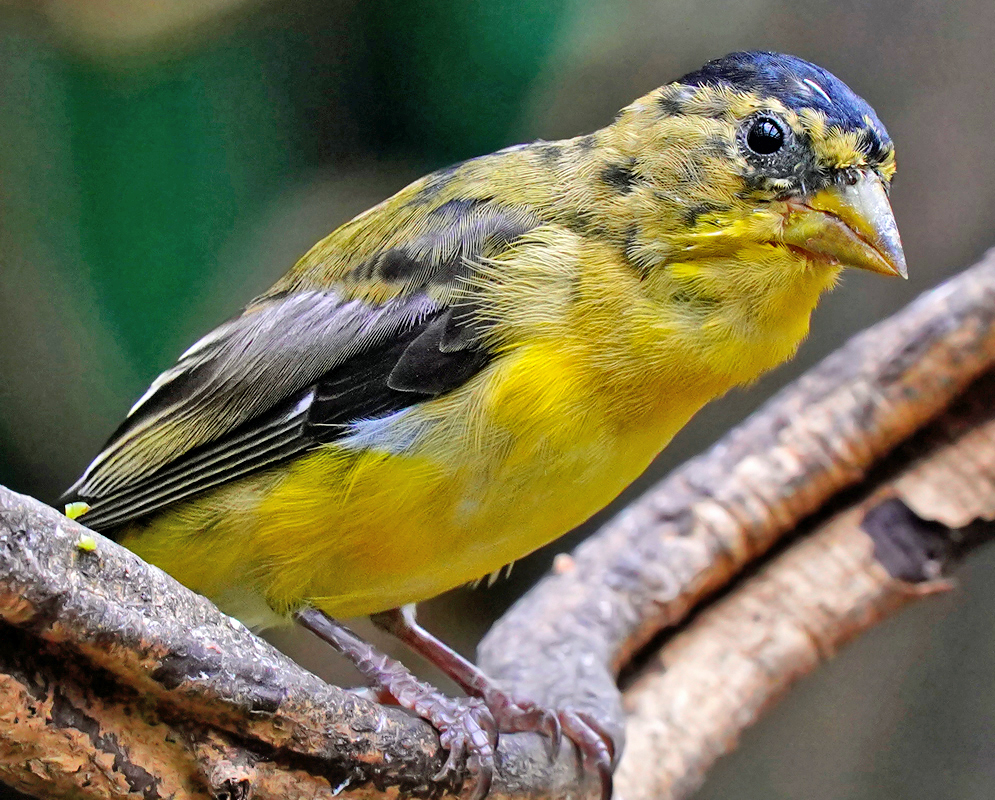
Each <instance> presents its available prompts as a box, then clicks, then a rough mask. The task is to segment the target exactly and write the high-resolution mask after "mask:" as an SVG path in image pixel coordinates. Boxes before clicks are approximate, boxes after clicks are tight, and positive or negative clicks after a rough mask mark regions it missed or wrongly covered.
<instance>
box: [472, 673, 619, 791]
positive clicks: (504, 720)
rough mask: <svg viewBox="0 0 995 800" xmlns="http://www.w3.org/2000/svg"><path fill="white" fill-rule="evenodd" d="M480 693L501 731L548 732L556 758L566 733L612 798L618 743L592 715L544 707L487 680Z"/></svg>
mask: <svg viewBox="0 0 995 800" xmlns="http://www.w3.org/2000/svg"><path fill="white" fill-rule="evenodd" d="M479 697H480V699H481V700H482V701H483V703H484V704H485V705H486V706H487V708H488V710H489V711H490V712H491V715H492V716H493V718H494V723H495V725H496V726H497V730H498V732H499V733H518V732H531V733H540V734H543V735H545V736H548V737H549V740H550V744H551V755H552V756H553V757H554V758H555V756H556V754H557V753H558V752H559V750H560V744H561V742H562V739H563V737H564V736H565V737H566V738H567V739H569V740H570V741H571V742H573V744H574V746H575V747H576V748H577V750H578V751H579V753H580V758H581V765H582V766H583V768H584V770H585V771H588V772H592V773H594V774H596V775H597V776H598V778H599V780H600V782H601V798H602V800H610V798H611V796H612V771H613V766H614V760H615V744H614V742H613V741H612V738H611V736H610V735H609V734H608V732H607V731H605V729H604V728H602V727H601V726H600V725H599V724H598V723H597V722H596V721H595V720H594V719H592V718H591V717H590V716H589V715H587V714H584V713H583V712H578V711H571V710H569V709H558V710H551V709H548V708H544V707H543V706H540V705H539V704H537V703H534V702H533V701H531V700H526V699H523V698H520V697H514V696H512V695H510V694H508V693H506V692H504V691H502V690H501V689H498V688H497V687H496V686H495V685H494V684H493V683H488V685H487V687H486V688H485V689H484V690H483V691H482V692H480V694H479Z"/></svg>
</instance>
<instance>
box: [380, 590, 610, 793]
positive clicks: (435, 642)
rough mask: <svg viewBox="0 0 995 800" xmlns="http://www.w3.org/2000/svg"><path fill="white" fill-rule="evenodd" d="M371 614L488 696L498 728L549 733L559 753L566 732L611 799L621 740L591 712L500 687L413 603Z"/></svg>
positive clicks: (477, 694) (468, 688)
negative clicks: (432, 629) (548, 704)
mask: <svg viewBox="0 0 995 800" xmlns="http://www.w3.org/2000/svg"><path fill="white" fill-rule="evenodd" d="M371 620H372V621H373V623H374V624H375V625H377V626H378V627H379V628H382V629H383V630H385V631H387V632H389V633H392V634H393V635H394V636H396V637H397V638H399V639H400V640H401V641H402V642H404V643H405V644H407V645H408V646H409V647H410V648H411V649H412V650H414V651H415V652H417V653H420V654H421V655H423V656H424V657H425V658H427V659H428V660H429V661H431V662H432V663H433V664H435V665H436V666H437V667H439V668H440V669H441V670H442V671H443V672H445V673H446V674H447V675H448V676H449V677H450V678H452V679H453V680H454V681H455V682H456V683H458V684H459V685H460V686H461V687H462V688H463V690H464V691H465V692H466V693H467V694H468V695H470V697H471V698H477V699H478V700H479V701H480V702H482V703H483V705H484V706H485V707H486V708H487V710H488V711H489V712H490V716H491V717H492V720H493V724H494V726H495V727H494V729H495V731H496V732H498V733H518V732H526V731H528V732H534V733H540V734H545V735H546V736H548V737H549V738H550V742H551V745H552V754H553V755H554V756H555V755H556V753H558V752H559V748H560V743H561V741H562V737H563V736H566V738H567V739H569V740H570V741H571V742H573V744H574V745H575V746H576V747H577V750H578V751H579V752H580V757H581V764H582V766H583V767H584V769H585V770H587V771H590V772H593V773H596V774H597V775H598V778H599V779H600V782H601V797H602V800H610V798H611V796H612V772H613V769H614V764H615V743H614V741H613V740H612V737H611V736H610V735H609V734H608V732H607V731H606V730H605V729H604V728H603V727H602V726H601V725H599V724H598V723H597V722H596V721H595V720H594V719H593V718H591V717H590V716H589V715H588V714H585V713H583V712H576V711H571V710H570V709H563V710H555V711H554V710H550V709H547V708H544V707H542V706H540V705H539V704H537V703H535V702H533V701H531V700H527V699H524V698H520V697H515V696H514V695H512V694H510V693H508V692H506V691H504V690H503V689H500V688H499V687H498V686H497V685H495V683H494V682H493V681H492V680H491V679H490V678H488V677H487V676H486V675H485V674H484V673H483V672H481V671H480V670H479V669H478V668H477V667H476V666H475V665H474V664H472V663H470V662H469V661H467V660H466V659H465V658H463V657H462V656H461V655H460V654H459V653H457V652H455V651H454V650H452V649H451V648H450V647H449V646H448V645H446V644H445V643H444V642H442V641H440V640H439V639H437V638H436V637H435V636H433V635H432V634H431V633H429V632H428V631H426V630H425V629H424V628H422V627H421V626H420V625H419V624H418V622H417V621H416V619H415V614H414V608H413V607H411V606H405V607H403V608H396V609H392V610H390V611H385V612H382V613H380V614H374V615H373V616H372V617H371Z"/></svg>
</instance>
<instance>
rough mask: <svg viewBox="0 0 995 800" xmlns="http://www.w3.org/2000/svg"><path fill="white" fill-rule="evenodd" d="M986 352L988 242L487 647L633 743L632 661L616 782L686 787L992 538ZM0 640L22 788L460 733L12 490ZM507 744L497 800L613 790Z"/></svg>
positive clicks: (343, 769) (88, 783) (280, 772)
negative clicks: (298, 658)
mask: <svg viewBox="0 0 995 800" xmlns="http://www.w3.org/2000/svg"><path fill="white" fill-rule="evenodd" d="M993 368H995V258H992V257H989V258H988V259H987V260H985V261H984V262H982V263H981V264H979V265H978V266H976V267H974V268H972V269H970V270H968V271H967V272H965V273H963V274H962V275H960V276H958V277H957V278H955V279H954V280H952V281H950V282H948V283H947V284H945V285H944V286H942V287H940V288H938V289H936V290H933V291H932V292H929V293H927V294H926V295H924V296H923V297H922V298H920V299H919V300H918V301H916V302H915V303H913V304H912V305H911V306H909V307H908V308H907V309H905V310H904V311H902V312H900V313H899V314H898V315H896V316H895V317H893V318H891V319H889V320H887V321H885V322H883V323H880V324H879V325H877V326H875V327H873V328H871V329H869V330H868V331H866V332H864V333H863V334H861V335H860V336H858V337H856V338H855V339H854V340H852V341H851V342H850V343H848V344H847V345H846V346H845V347H843V348H842V349H841V350H840V351H838V352H837V353H836V354H834V355H833V356H830V357H829V358H828V359H826V360H825V361H824V362H823V363H822V364H820V365H819V366H817V367H816V368H815V369H813V370H812V371H810V372H809V373H808V374H806V375H805V376H803V377H802V378H801V379H800V380H799V381H797V382H796V383H795V384H793V385H792V386H790V387H788V388H787V389H785V390H784V391H783V392H782V393H781V394H779V395H778V396H777V397H775V398H774V399H773V400H772V401H770V402H769V403H768V404H767V405H766V406H765V407H764V408H763V409H761V410H760V411H759V412H757V414H755V415H754V416H753V417H751V418H750V419H749V420H747V421H746V422H745V423H743V424H742V425H741V426H739V427H738V428H736V429H735V430H734V431H732V432H730V433H729V434H728V435H727V436H726V437H725V438H724V439H723V440H722V441H720V442H719V443H718V444H717V445H715V447H713V448H712V449H711V450H709V451H708V452H707V453H705V454H704V455H702V456H700V457H699V458H697V459H695V460H693V461H691V462H689V463H688V464H687V465H685V466H684V467H682V468H681V469H679V470H677V471H675V472H674V473H673V474H672V475H671V476H669V477H668V478H667V479H665V480H664V481H662V482H661V483H660V484H659V485H658V486H657V487H656V488H654V489H653V490H651V491H650V492H649V493H648V494H647V495H646V496H644V497H643V498H642V499H641V500H639V501H637V502H636V503H634V504H633V505H632V506H631V507H630V508H629V509H627V510H626V511H625V512H624V513H623V514H622V515H620V516H619V517H618V518H617V519H616V520H614V521H613V522H612V523H610V524H609V525H607V526H606V527H605V528H604V529H603V530H602V531H601V532H599V533H598V534H596V535H595V536H594V537H592V538H591V539H589V540H588V541H587V542H585V543H584V544H583V545H582V546H581V547H579V548H578V549H577V551H576V552H575V553H574V554H573V555H571V556H564V557H561V559H560V560H558V562H557V567H556V569H555V571H554V572H555V574H554V575H552V576H550V577H548V578H546V579H545V580H544V581H542V582H541V583H540V584H539V585H538V586H537V587H536V588H535V589H534V590H533V591H532V592H530V593H529V594H528V595H526V597H524V598H523V599H522V600H521V601H520V602H519V603H518V604H517V605H516V606H515V607H514V608H512V609H511V610H510V611H509V613H508V614H507V615H506V616H505V617H504V618H503V619H502V620H501V621H500V622H499V623H498V624H497V625H496V626H495V627H494V629H492V631H491V632H490V633H489V634H488V636H487V637H486V638H485V640H484V641H483V642H482V644H481V647H480V651H479V653H480V661H481V664H482V666H483V667H484V668H485V669H486V670H487V671H489V672H490V673H491V674H492V675H494V676H496V677H497V678H499V679H501V680H503V681H505V682H507V683H509V684H511V685H513V686H515V688H516V690H517V691H518V692H520V693H523V694H526V695H529V696H532V697H534V698H535V699H537V700H540V701H542V702H547V703H551V704H556V705H570V706H572V707H574V708H577V709H579V710H582V711H586V712H587V713H589V714H591V715H592V716H594V717H595V718H597V719H598V720H599V721H601V722H602V724H604V725H605V726H606V727H607V728H608V729H609V730H610V731H611V732H612V733H613V735H615V736H616V738H617V739H618V740H621V738H622V733H623V728H624V727H625V713H624V712H623V702H622V698H621V697H620V694H619V692H618V690H617V688H616V677H617V674H618V671H619V670H620V669H621V668H623V667H625V666H626V665H630V668H631V665H632V664H633V662H634V660H635V663H636V664H639V665H641V668H640V669H639V670H638V674H637V675H636V677H635V678H634V679H633V680H632V682H631V685H629V687H628V688H627V691H626V694H625V708H626V709H627V710H628V713H629V719H628V738H629V744H628V749H627V754H626V756H625V758H624V760H623V763H622V765H621V769H620V772H619V776H618V780H619V785H620V786H621V787H622V793H623V794H624V796H625V797H626V798H627V800H635V799H637V798H640V797H647V798H649V797H654V798H660V797H670V798H678V797H686V796H688V794H689V793H690V792H691V791H693V789H694V787H696V786H697V785H698V783H699V782H700V780H701V776H702V775H703V773H704V771H705V769H707V767H708V766H709V765H710V764H711V763H712V761H713V760H714V759H715V758H716V757H717V755H719V754H720V753H722V752H725V751H727V750H728V749H730V748H731V747H732V746H733V745H734V743H735V739H736V736H737V734H738V732H739V731H740V730H741V729H742V728H743V727H744V726H745V725H747V724H749V723H750V722H751V721H753V720H754V719H755V718H756V716H757V715H758V714H759V713H760V711H762V709H763V708H764V707H766V706H767V705H769V703H770V702H771V701H772V699H773V698H775V697H776V696H777V695H778V694H780V693H781V692H783V691H784V689H785V688H786V687H787V686H788V685H789V684H790V682H791V681H792V680H794V679H796V678H797V677H799V676H800V675H801V674H804V673H805V672H808V671H810V670H811V669H813V668H814V667H815V666H816V665H817V664H818V663H819V662H820V661H821V660H822V659H823V658H825V657H827V656H828V655H829V654H831V653H832V652H833V651H834V650H835V649H836V648H837V647H838V646H839V645H840V644H841V643H842V642H844V641H845V640H846V639H848V638H850V637H852V636H853V635H855V634H856V633H858V632H859V631H861V630H863V629H865V628H867V627H869V626H870V625H872V624H873V623H874V622H875V621H876V620H878V619H880V618H881V617H882V616H883V615H885V614H887V613H889V612H890V611H892V610H894V609H895V608H897V607H899V606H900V605H902V604H904V603H907V602H909V601H910V600H912V599H914V598H916V597H920V596H923V595H924V594H927V593H929V592H930V591H934V590H936V589H937V588H939V587H940V586H942V584H941V583H939V582H938V581H939V575H940V574H941V573H942V572H943V571H944V570H945V569H946V568H947V567H948V566H949V564H951V563H952V562H953V560H955V559H956V558H957V557H959V556H960V555H962V554H963V553H964V552H965V551H966V550H967V549H969V547H970V546H974V545H976V544H978V543H980V542H982V541H985V540H986V539H988V538H991V537H992V535H995V530H993V528H995V526H993V524H992V519H993V517H995V508H993V505H995V500H993V498H995V485H993V484H995V423H993V411H992V405H993V404H992V403H991V401H990V398H991V397H992V392H993V389H995V377H993ZM91 544H93V545H95V546H94V547H91ZM775 545H777V546H778V547H779V549H780V554H779V555H778V556H777V557H776V558H773V559H770V558H768V557H767V556H766V554H767V553H768V551H770V550H771V548H773V547H774V546H775ZM761 559H764V560H765V561H766V562H767V563H766V564H765V565H764V566H763V567H762V568H760V571H759V572H758V573H757V574H756V575H755V576H754V577H753V578H751V579H749V580H745V581H744V580H742V579H741V577H740V576H741V573H742V572H743V570H744V568H745V567H747V566H748V565H749V566H752V565H754V564H756V562H758V560H761ZM722 588H725V589H727V590H728V591H727V592H726V593H725V594H724V595H723V597H722V598H721V599H720V600H718V601H713V602H712V603H711V606H710V607H709V608H707V610H705V611H704V612H702V613H700V614H698V615H697V616H696V617H695V618H694V619H693V620H692V621H691V622H690V623H688V624H687V625H686V626H685V627H684V629H683V630H682V631H681V632H680V634H679V635H677V636H671V635H669V633H668V632H672V631H674V630H675V629H676V627H677V626H678V625H680V624H681V623H682V622H684V620H685V618H686V617H687V614H688V612H689V611H690V610H691V609H693V608H696V607H698V606H700V605H701V604H703V603H705V602H707V601H708V600H709V599H710V598H712V597H713V596H714V595H715V593H716V592H717V591H718V590H719V589H722ZM0 641H2V643H3V644H2V646H0V684H2V687H0V779H2V780H5V781H7V782H8V783H11V784H13V785H15V786H17V787H18V788H21V789H22V790H24V791H27V792H29V793H33V794H37V795H44V796H68V795H72V796H74V797H80V796H82V797H93V798H97V797H99V798H110V797H121V798H124V797H128V798H131V797H135V798H137V797H141V798H143V799H144V800H153V798H157V797H167V796H173V797H177V798H184V797H190V798H204V797H207V796H215V797H225V798H228V797H235V796H237V797H239V798H244V797H248V796H250V795H251V796H253V797H260V798H264V797H265V798H269V797H277V796H279V797H296V796H301V797H303V796H308V797H314V796H319V797H322V796H334V795H336V794H341V795H342V796H349V797H369V796H380V795H381V794H396V793H399V792H410V793H413V794H431V793H432V792H433V791H436V790H435V789H433V787H432V786H431V784H430V782H429V780H428V777H429V776H430V775H432V774H433V773H434V772H435V771H436V770H437V769H438V767H439V766H440V764H441V762H442V756H443V754H442V753H440V752H439V746H438V739H437V737H436V736H435V734H434V732H433V731H432V730H431V729H430V728H429V727H428V726H427V725H425V724H424V723H422V722H420V721H418V720H415V719H413V718H411V717H410V716H409V715H407V714H404V713H402V712H400V711H399V710H397V709H392V708H384V707H381V706H378V705H376V704H374V703H371V702H368V701H366V700H364V699H362V698H360V697H357V696H355V695H353V694H351V693H349V692H344V691H342V690H339V689H336V688H335V687H331V686H327V685H325V684H323V683H322V682H320V681H319V680H318V679H317V678H315V677H314V676H312V675H310V674H309V673H307V672H305V671H304V670H302V669H301V668H300V667H298V666H297V665H295V664H294V663H293V662H291V661H289V659H287V658H285V657H284V656H282V655H281V654H279V653H278V652H277V651H275V650H274V649H273V648H271V647H269V646H268V645H267V644H265V643H263V642H262V641H260V640H259V639H257V638H255V637H254V636H253V635H252V634H251V633H249V632H248V631H247V630H246V629H245V628H244V627H242V626H241V625H240V624H238V623H237V622H234V621H233V620H231V619H229V618H227V617H225V616H224V615H222V614H221V613H220V612H218V611H217V610H216V609H215V608H214V607H213V606H211V605H210V604H209V603H208V602H207V601H206V600H204V599H203V598H200V597H198V596H196V595H194V594H192V593H190V592H188V591H187V590H186V589H184V588H183V587H181V586H179V585H178V584H177V583H176V582H175V581H173V580H172V579H171V578H169V577H168V576H166V575H164V574H163V573H161V572H160V571H158V570H156V569H154V568H151V567H148V566H147V565H145V564H143V563H142V562H141V561H139V560H138V559H137V558H136V557H135V556H134V555H132V554H130V553H128V552H127V551H125V550H123V549H121V548H119V547H117V546H116V545H114V544H113V543H111V542H109V541H107V540H105V539H103V538H102V537H100V536H99V535H97V534H93V533H91V532H89V531H88V530H86V529H85V528H83V527H82V526H80V525H78V524H77V523H74V522H71V521H69V520H67V519H66V518H64V517H62V516H61V515H59V514H57V513H56V512H54V511H52V510H51V509H48V508H47V507H45V506H42V505H41V504H39V503H37V502H35V501H33V500H31V499H30V498H25V497H22V496H19V495H15V494H14V493H11V492H8V491H6V490H0ZM651 641H652V642H653V645H652V647H647V644H648V643H650V642H651ZM500 754H501V759H500V769H499V775H498V778H497V781H496V785H495V790H494V796H495V797H551V798H568V797H593V796H596V795H597V783H596V781H593V780H591V779H590V778H589V777H584V776H583V775H582V772H581V771H580V770H579V767H578V764H577V763H576V757H575V754H574V752H573V748H570V747H567V746H565V747H563V748H561V751H560V753H559V755H558V757H557V759H556V760H555V761H554V762H551V761H550V759H549V757H548V752H547V748H546V745H545V743H544V742H542V741H541V740H540V739H539V738H538V737H536V736H533V735H527V734H516V735H513V736H506V737H502V741H501V744H500ZM648 765H653V768H652V769H650V768H648ZM446 788H448V789H451V790H453V791H458V792H460V793H462V794H468V793H469V791H470V789H471V787H470V786H469V784H467V785H466V786H462V787H461V786H459V785H456V784H454V785H453V786H451V787H446Z"/></svg>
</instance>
